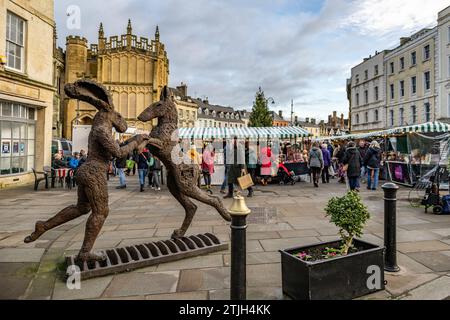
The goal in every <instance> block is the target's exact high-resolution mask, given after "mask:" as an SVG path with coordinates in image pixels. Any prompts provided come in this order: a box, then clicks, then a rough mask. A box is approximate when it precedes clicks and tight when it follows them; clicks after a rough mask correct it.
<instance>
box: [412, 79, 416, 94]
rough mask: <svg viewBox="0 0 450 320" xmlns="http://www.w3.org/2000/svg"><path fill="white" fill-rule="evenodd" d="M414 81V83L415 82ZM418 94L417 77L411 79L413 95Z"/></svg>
mask: <svg viewBox="0 0 450 320" xmlns="http://www.w3.org/2000/svg"><path fill="white" fill-rule="evenodd" d="M413 79H414V81H413ZM415 94H417V76H412V77H411V95H415Z"/></svg>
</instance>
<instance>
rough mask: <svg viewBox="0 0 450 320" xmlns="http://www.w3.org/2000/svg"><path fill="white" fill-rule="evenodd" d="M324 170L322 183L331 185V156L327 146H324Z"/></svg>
mask: <svg viewBox="0 0 450 320" xmlns="http://www.w3.org/2000/svg"><path fill="white" fill-rule="evenodd" d="M322 156H323V169H322V183H330V171H329V170H330V166H331V155H330V151H329V150H328V146H327V144H325V143H324V144H322Z"/></svg>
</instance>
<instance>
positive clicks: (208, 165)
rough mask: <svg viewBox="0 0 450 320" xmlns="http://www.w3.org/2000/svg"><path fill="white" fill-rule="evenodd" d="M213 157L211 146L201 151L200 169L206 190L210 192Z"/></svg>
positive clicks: (213, 152) (213, 151)
mask: <svg viewBox="0 0 450 320" xmlns="http://www.w3.org/2000/svg"><path fill="white" fill-rule="evenodd" d="M214 157H215V150H214V148H212V146H211V145H209V146H206V147H205V148H204V151H203V156H202V164H201V169H202V174H203V179H204V180H205V185H206V189H207V190H211V175H212V174H213V173H214Z"/></svg>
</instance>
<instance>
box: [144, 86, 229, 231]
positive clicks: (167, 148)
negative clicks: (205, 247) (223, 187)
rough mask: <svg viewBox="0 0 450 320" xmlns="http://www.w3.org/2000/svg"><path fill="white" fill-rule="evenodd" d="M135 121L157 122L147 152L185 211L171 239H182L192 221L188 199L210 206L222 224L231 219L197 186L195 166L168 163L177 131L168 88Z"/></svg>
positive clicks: (192, 210) (176, 162)
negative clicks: (159, 163) (161, 167)
mask: <svg viewBox="0 0 450 320" xmlns="http://www.w3.org/2000/svg"><path fill="white" fill-rule="evenodd" d="M138 119H139V120H141V121H143V122H147V121H151V120H152V119H158V125H157V126H155V127H154V128H153V129H152V131H151V133H150V138H149V140H148V143H149V149H150V152H151V153H152V154H154V155H155V156H156V157H157V158H158V159H160V160H161V161H162V162H163V163H164V166H165V168H166V169H167V187H168V189H169V191H170V193H172V195H173V196H174V197H175V199H177V201H178V202H179V203H180V204H181V205H182V206H183V208H184V210H185V218H184V221H183V224H182V225H181V228H180V229H176V230H175V231H174V232H173V234H172V238H177V237H182V236H184V234H185V233H186V230H187V229H188V228H189V226H190V224H191V222H192V219H193V218H194V215H195V212H196V211H197V206H196V205H195V204H194V203H193V202H192V201H191V199H190V198H192V199H195V200H198V201H200V202H202V203H205V204H208V205H210V206H212V207H214V208H215V209H216V210H217V211H218V212H219V214H220V215H221V216H222V218H224V219H225V220H226V221H230V220H231V217H230V214H229V213H228V211H227V210H226V209H225V208H224V206H223V204H222V201H221V200H220V199H219V198H218V197H215V196H212V195H208V194H207V193H205V192H203V191H202V190H201V189H200V188H199V187H198V186H197V181H198V178H199V174H200V170H199V166H198V164H195V163H192V164H189V163H178V161H175V162H174V161H172V152H173V151H174V150H176V145H177V144H178V140H177V139H176V138H175V136H174V134H176V132H175V131H176V130H177V129H178V125H177V123H178V112H177V109H176V106H175V104H174V102H173V101H172V99H171V98H170V94H169V89H168V88H167V86H165V87H164V88H163V90H162V92H161V97H160V101H157V102H155V103H153V104H151V105H150V106H149V107H148V108H146V109H145V110H144V111H143V112H142V113H141V114H140V115H139V116H138Z"/></svg>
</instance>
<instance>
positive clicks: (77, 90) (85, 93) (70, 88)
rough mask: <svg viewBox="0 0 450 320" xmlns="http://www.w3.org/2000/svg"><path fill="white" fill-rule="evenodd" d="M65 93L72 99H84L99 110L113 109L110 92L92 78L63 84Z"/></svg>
mask: <svg viewBox="0 0 450 320" xmlns="http://www.w3.org/2000/svg"><path fill="white" fill-rule="evenodd" d="M64 91H65V93H66V94H67V95H68V96H69V97H70V98H73V99H78V100H81V101H85V102H87V103H89V104H91V105H93V106H94V107H96V108H97V109H98V110H99V111H111V110H113V109H114V107H113V102H112V99H111V96H110V94H109V93H108V91H107V90H106V88H105V87H104V86H102V85H101V84H99V83H97V82H95V81H92V80H86V79H82V80H77V81H75V82H74V83H68V84H66V85H65V86H64Z"/></svg>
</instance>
